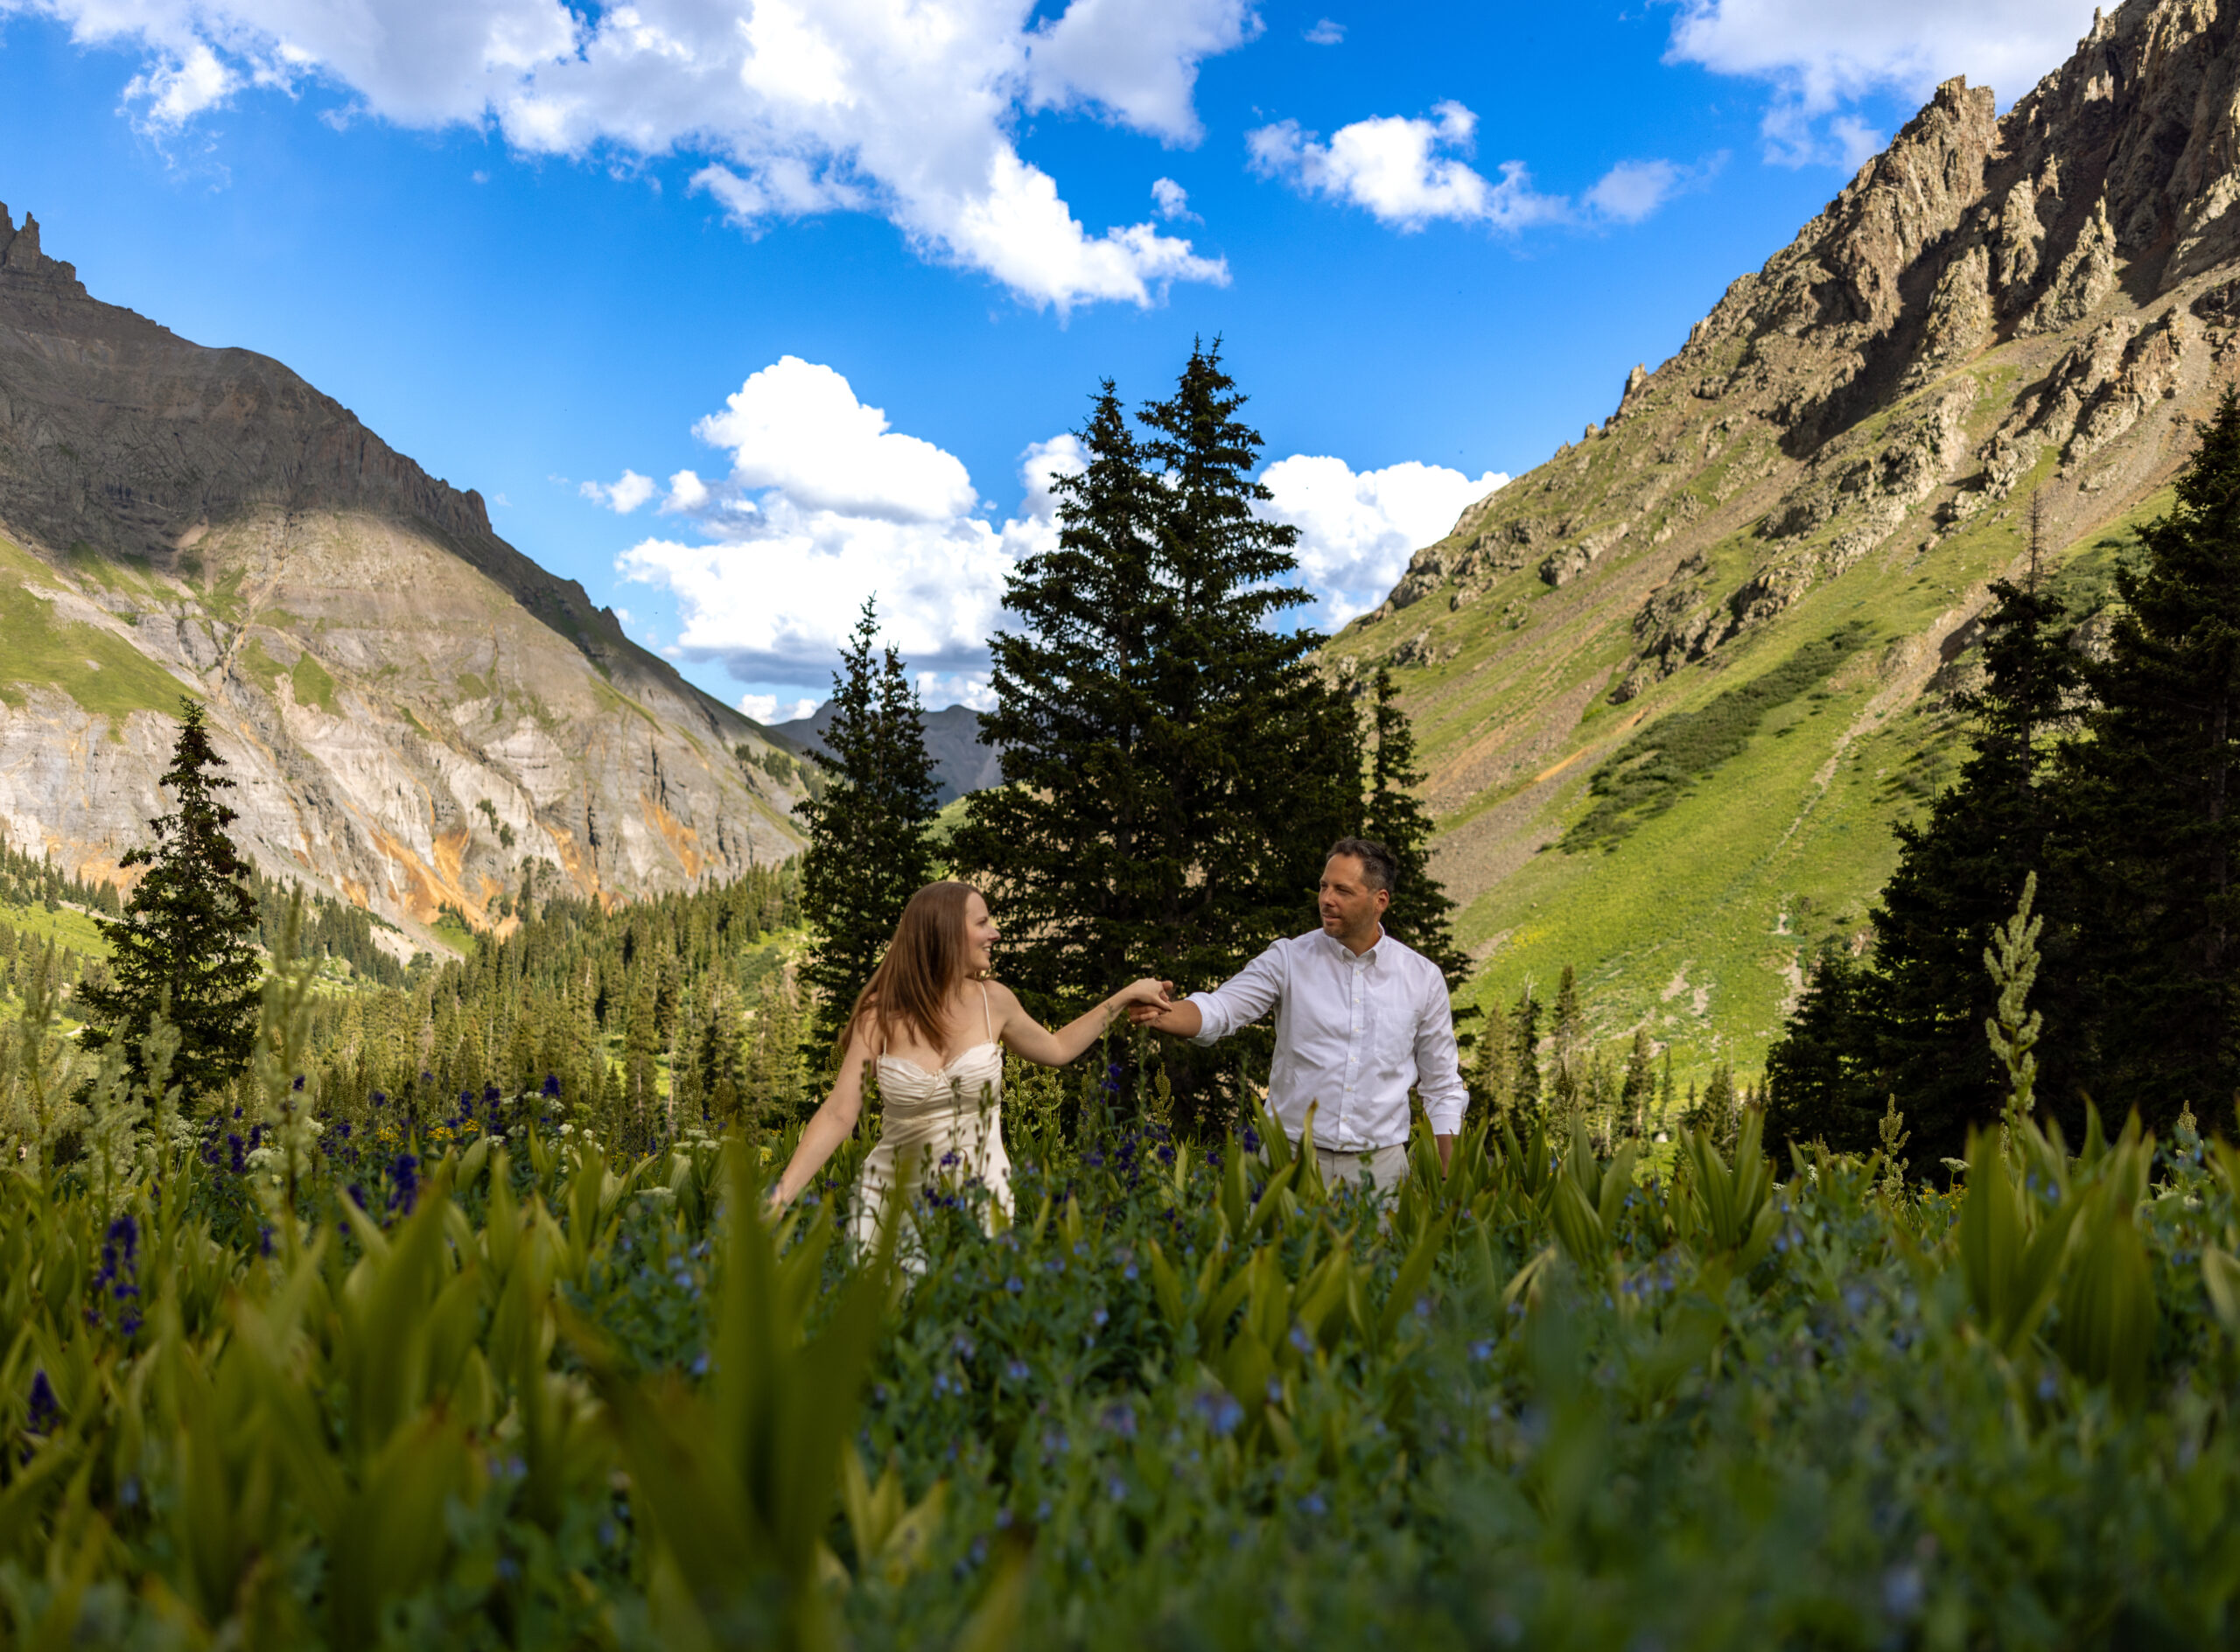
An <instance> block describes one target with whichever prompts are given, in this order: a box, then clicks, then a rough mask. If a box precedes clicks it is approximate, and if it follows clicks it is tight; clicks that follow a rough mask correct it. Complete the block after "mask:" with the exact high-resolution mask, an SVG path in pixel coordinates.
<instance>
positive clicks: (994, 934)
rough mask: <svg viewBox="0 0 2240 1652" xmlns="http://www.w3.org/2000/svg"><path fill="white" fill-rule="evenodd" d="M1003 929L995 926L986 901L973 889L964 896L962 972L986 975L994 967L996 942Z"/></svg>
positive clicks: (971, 974) (972, 974)
mask: <svg viewBox="0 0 2240 1652" xmlns="http://www.w3.org/2000/svg"><path fill="white" fill-rule="evenodd" d="M1002 935H1003V931H1002V930H1000V929H998V928H996V921H995V920H994V919H993V918H991V917H990V916H989V915H988V903H987V902H986V901H984V900H981V899H980V893H979V891H977V890H975V891H974V892H973V893H970V894H969V895H967V896H966V897H965V898H964V972H965V974H967V975H969V976H983V975H986V974H987V973H988V972H989V971H990V970H992V969H994V968H995V962H996V942H998V940H999V939H1000V938H1001V937H1002Z"/></svg>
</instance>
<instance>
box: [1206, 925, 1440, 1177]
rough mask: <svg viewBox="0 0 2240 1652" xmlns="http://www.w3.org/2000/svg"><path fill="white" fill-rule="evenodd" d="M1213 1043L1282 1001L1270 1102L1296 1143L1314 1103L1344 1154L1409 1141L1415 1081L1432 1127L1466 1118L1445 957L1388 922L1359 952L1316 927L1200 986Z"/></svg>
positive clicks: (1329, 1137)
mask: <svg viewBox="0 0 2240 1652" xmlns="http://www.w3.org/2000/svg"><path fill="white" fill-rule="evenodd" d="M1189 1002H1191V1003H1192V1004H1194V1005H1197V1006H1198V1010H1199V1013H1200V1014H1201V1015H1202V1016H1204V1018H1205V1025H1204V1026H1203V1027H1201V1029H1200V1031H1199V1033H1198V1036H1197V1037H1196V1038H1194V1039H1193V1040H1191V1042H1192V1043H1194V1044H1211V1043H1213V1042H1214V1041H1215V1040H1216V1039H1222V1038H1226V1037H1228V1036H1229V1034H1230V1033H1234V1032H1236V1029H1237V1028H1239V1027H1241V1026H1250V1025H1251V1024H1252V1023H1253V1022H1255V1021H1257V1020H1258V1019H1260V1018H1261V1017H1262V1016H1264V1015H1265V1014H1267V1012H1268V1011H1269V1009H1270V1008H1271V1006H1272V1007H1274V1009H1275V1011H1276V1059H1275V1062H1274V1064H1273V1066H1271V1068H1270V1069H1269V1073H1268V1111H1269V1112H1270V1113H1271V1115H1272V1116H1273V1117H1275V1119H1276V1121H1277V1122H1278V1124H1281V1125H1282V1126H1283V1128H1284V1132H1285V1134H1286V1135H1288V1136H1289V1137H1291V1138H1292V1140H1293V1141H1297V1140H1298V1139H1299V1138H1300V1136H1301V1135H1303V1134H1304V1133H1305V1132H1306V1109H1307V1104H1308V1103H1310V1102H1319V1103H1321V1105H1320V1107H1318V1108H1316V1110H1315V1114H1314V1143H1315V1145H1316V1146H1318V1147H1334V1148H1337V1149H1338V1150H1339V1151H1341V1152H1363V1151H1366V1150H1368V1149H1370V1148H1376V1147H1397V1146H1399V1145H1402V1144H1404V1143H1405V1142H1406V1141H1407V1139H1408V1091H1409V1090H1410V1089H1411V1088H1413V1089H1417V1090H1419V1091H1421V1092H1422V1095H1423V1098H1424V1110H1425V1113H1427V1114H1429V1115H1430V1117H1431V1124H1432V1131H1433V1133H1435V1134H1437V1135H1440V1136H1452V1135H1454V1134H1456V1133H1457V1132H1459V1131H1460V1129H1461V1128H1462V1110H1463V1108H1464V1107H1465V1106H1466V1105H1467V1103H1468V1102H1469V1099H1470V1098H1469V1095H1468V1092H1467V1091H1466V1090H1465V1089H1463V1088H1462V1071H1461V1067H1460V1062H1459V1061H1458V1060H1457V1057H1456V1053H1455V1047H1454V1015H1453V1011H1452V1010H1451V1009H1450V1008H1449V1007H1448V1005H1447V999H1446V978H1445V977H1443V976H1441V975H1440V974H1439V966H1438V965H1437V964H1435V963H1432V961H1431V960H1430V959H1429V958H1426V957H1425V956H1424V955H1423V954H1422V953H1420V952H1418V951H1416V950H1415V949H1413V948H1411V947H1407V946H1404V945H1403V944H1401V943H1400V942H1397V941H1395V940H1394V939H1393V938H1392V937H1391V936H1390V935H1385V934H1383V931H1381V930H1380V931H1379V932H1378V936H1377V942H1376V945H1375V946H1373V947H1371V948H1370V949H1369V950H1368V951H1367V952H1364V953H1362V954H1361V955H1360V956H1355V954H1354V953H1353V952H1352V951H1351V950H1350V949H1348V948H1347V946H1346V945H1345V944H1344V942H1341V941H1339V940H1338V939H1337V938H1336V937H1334V936H1333V935H1326V934H1324V933H1323V932H1322V931H1321V930H1320V929H1317V930H1314V931H1313V933H1311V934H1308V935H1293V936H1292V937H1291V938H1290V939H1289V940H1287V941H1278V942H1276V944H1275V945H1274V946H1272V947H1270V948H1269V949H1267V950H1266V951H1265V952H1264V953H1262V954H1261V955H1260V956H1258V957H1257V958H1255V959H1253V961H1252V962H1251V963H1248V964H1246V965H1245V966H1244V968H1243V970H1241V971H1240V972H1239V973H1238V974H1237V975H1236V977H1233V978H1232V979H1230V980H1228V981H1225V982H1223V983H1222V984H1221V985H1220V986H1218V987H1215V989H1214V990H1213V991H1211V992H1193V993H1192V994H1191V995H1190V998H1189Z"/></svg>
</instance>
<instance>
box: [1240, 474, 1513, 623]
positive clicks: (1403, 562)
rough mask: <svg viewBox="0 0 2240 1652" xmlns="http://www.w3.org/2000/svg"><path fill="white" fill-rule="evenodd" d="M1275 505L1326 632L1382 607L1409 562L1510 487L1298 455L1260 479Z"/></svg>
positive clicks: (1498, 478)
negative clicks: (1468, 512) (1293, 531)
mask: <svg viewBox="0 0 2240 1652" xmlns="http://www.w3.org/2000/svg"><path fill="white" fill-rule="evenodd" d="M1260 479H1261V481H1262V482H1263V483H1264V485H1265V486H1267V489H1268V491H1269V492H1270V493H1273V494H1274V495H1275V498H1274V499H1273V500H1270V501H1269V502H1268V503H1267V504H1265V505H1264V506H1263V507H1262V509H1263V511H1264V514H1267V515H1268V516H1269V517H1271V518H1272V519H1273V520H1275V521H1281V522H1289V523H1290V524H1292V526H1293V527H1295V528H1298V529H1299V543H1298V545H1297V546H1296V547H1295V548H1294V549H1293V553H1292V554H1293V555H1295V556H1298V558H1299V571H1300V573H1301V574H1302V575H1303V576H1304V578H1305V583H1306V586H1307V588H1308V589H1309V590H1311V591H1316V592H1317V593H1319V594H1320V597H1321V599H1322V601H1321V608H1320V613H1319V614H1318V616H1317V618H1318V620H1320V623H1321V624H1322V625H1324V626H1327V627H1330V628H1332V629H1335V628H1336V627H1339V626H1341V625H1343V624H1345V623H1346V621H1347V620H1350V619H1352V618H1353V617H1354V616H1355V614H1358V613H1365V612H1367V611H1368V610H1369V609H1370V608H1373V607H1375V606H1376V605H1377V604H1378V603H1380V602H1382V601H1383V600H1384V597H1385V594H1386V593H1387V592H1388V591H1390V590H1391V589H1392V587H1393V585H1394V584H1397V583H1398V581H1399V578H1400V576H1401V575H1402V574H1403V573H1404V572H1405V571H1406V570H1407V567H1408V558H1409V556H1410V555H1411V554H1412V553H1413V552H1415V551H1417V550H1418V549H1421V548H1422V547H1424V546H1425V545H1428V544H1431V543H1432V542H1434V541H1437V540H1439V539H1443V538H1445V537H1446V534H1447V531H1448V530H1449V529H1450V528H1453V526H1454V520H1455V518H1456V517H1458V516H1460V514H1462V511H1463V508H1464V507H1466V506H1468V505H1471V504H1474V503H1475V502H1476V501H1477V500H1481V499H1483V498H1485V496H1486V495H1487V494H1488V493H1492V492H1494V491H1495V489H1496V488H1499V487H1501V486H1504V485H1505V484H1507V482H1508V481H1509V478H1508V477H1507V476H1505V475H1503V474H1502V473H1501V472H1498V471H1488V472H1486V473H1485V474H1483V475H1482V476H1480V477H1478V478H1476V479H1471V478H1470V477H1468V476H1466V475H1464V474H1463V473H1462V472H1460V471H1458V470H1451V469H1449V468H1448V467H1447V466H1446V465H1423V464H1418V463H1417V462H1416V461H1415V460H1413V459H1411V460H1408V461H1406V462H1405V463H1403V464H1398V465H1387V466H1385V468H1384V469H1383V470H1377V471H1355V470H1354V469H1353V468H1352V467H1351V466H1349V465H1347V463H1346V462H1345V460H1343V459H1341V458H1330V457H1328V456H1327V455H1320V454H1307V453H1298V454H1294V455H1292V457H1291V458H1285V459H1278V460H1277V461H1276V463H1274V464H1273V465H1270V466H1268V468H1267V469H1266V470H1265V471H1264V472H1261V476H1260Z"/></svg>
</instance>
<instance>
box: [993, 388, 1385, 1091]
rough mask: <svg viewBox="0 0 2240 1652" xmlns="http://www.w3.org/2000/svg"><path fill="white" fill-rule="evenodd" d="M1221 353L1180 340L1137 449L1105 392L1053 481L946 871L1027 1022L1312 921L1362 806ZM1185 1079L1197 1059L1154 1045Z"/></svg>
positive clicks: (1020, 581)
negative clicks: (1168, 380) (987, 907)
mask: <svg viewBox="0 0 2240 1652" xmlns="http://www.w3.org/2000/svg"><path fill="white" fill-rule="evenodd" d="M1242 403H1243V396H1242V395H1239V394H1238V393H1237V392H1236V388H1235V386H1234V384H1233V383H1232V381H1230V379H1229V376H1228V374H1225V373H1223V372H1222V370H1221V365H1220V353H1219V349H1218V347H1216V348H1215V349H1213V350H1203V349H1200V350H1194V351H1193V353H1192V354H1191V357H1190V360H1189V364H1188V366H1187V367H1186V368H1185V369H1184V371H1183V374H1182V376H1181V379H1180V382H1179V384H1178V385H1177V388H1176V390H1175V393H1174V395H1173V396H1172V397H1171V398H1170V399H1168V400H1167V401H1166V402H1157V403H1153V404H1151V405H1149V406H1146V407H1145V409H1143V410H1142V423H1143V426H1144V431H1145V434H1144V435H1143V436H1142V437H1138V434H1137V432H1136V430H1134V428H1132V427H1131V424H1130V423H1129V420H1128V418H1127V416H1126V414H1125V412H1124V410H1123V409H1122V407H1121V404H1120V401H1119V397H1118V395H1117V391H1116V390H1115V388H1114V387H1113V385H1112V384H1111V382H1110V381H1106V382H1105V384H1104V385H1103V388H1102V389H1101V390H1100V391H1099V393H1098V395H1096V399H1095V401H1094V402H1093V403H1092V406H1091V409H1090V414H1089V421H1088V423H1087V424H1086V426H1085V427H1084V428H1083V430H1082V431H1081V432H1080V435H1081V439H1082V447H1083V449H1084V451H1085V452H1086V455H1087V459H1088V463H1087V465H1086V466H1085V467H1084V468H1083V469H1082V471H1080V472H1077V473H1076V474H1074V475H1071V476H1066V477H1061V478H1058V479H1056V480H1055V481H1054V484H1053V486H1054V492H1055V493H1056V494H1057V498H1058V524H1059V535H1058V542H1057V543H1056V545H1055V546H1054V547H1053V548H1051V549H1048V550H1045V551H1040V552H1037V553H1036V554H1035V555H1033V556H1029V557H1027V558H1026V559H1025V560H1024V561H1022V562H1021V563H1020V564H1019V567H1018V569H1017V570H1015V571H1014V573H1013V574H1012V577H1011V579H1010V581H1009V582H1008V584H1007V586H1006V592H1005V607H1006V608H1007V609H1008V610H1009V611H1010V612H1011V613H1014V614H1016V615H1018V616H1019V619H1020V620H1021V621H1022V622H1023V626H1022V628H1021V630H1020V631H1019V632H1017V633H1010V632H1006V633H1000V634H998V635H997V637H996V638H995V639H994V643H993V652H994V655H995V671H994V677H993V681H994V688H995V692H996V697H997V701H998V707H997V710H996V711H992V712H990V713H987V714H985V715H984V716H983V718H982V719H981V739H983V740H984V741H987V742H989V743H991V744H994V745H998V746H1001V747H1002V748H1003V774H1004V781H1005V784H1004V785H1003V786H1001V787H999V788H991V789H989V790H985V791H982V792H977V793H975V794H973V795H972V797H971V798H970V802H968V804H967V812H966V819H965V823H964V824H963V828H962V829H961V830H959V831H958V833H957V836H956V842H955V844H954V845H953V848H954V852H955V855H956V862H957V865H958V866H959V868H960V875H963V876H968V877H972V878H975V879H977V880H979V881H981V882H982V883H983V885H984V886H986V887H988V888H989V890H990V892H991V894H995V895H997V896H998V897H999V898H1000V900H1001V903H1002V907H1003V914H1004V917H1005V922H1006V924H1007V925H1008V927H1009V929H1010V934H1011V941H1012V951H1011V952H1010V954H1009V955H1008V956H1007V959H1006V962H1005V979H1006V980H1008V981H1010V982H1011V983H1012V984H1013V985H1014V986H1016V987H1017V988H1018V989H1019V991H1021V993H1022V995H1023V996H1024V997H1025V998H1026V999H1027V1001H1028V1002H1029V1003H1030V1004H1031V1005H1033V1006H1035V1007H1036V1008H1038V1009H1040V1010H1042V1011H1044V1012H1048V1013H1058V1012H1061V1011H1062V1010H1063V1009H1064V1008H1065V1007H1066V1006H1067V1005H1070V1004H1073V1003H1077V1002H1079V1001H1080V1000H1082V999H1084V998H1090V997H1092V996H1095V995H1096V994H1099V993H1102V992H1103V991H1107V990H1108V989H1109V988H1110V986H1111V985H1112V984H1115V983H1116V982H1117V980H1118V979H1120V978H1122V977H1124V976H1126V975H1128V974H1131V973H1136V972H1140V971H1146V970H1151V971H1157V972H1159V973H1160V974H1163V975H1167V976H1170V977H1174V978H1176V979H1177V980H1178V981H1179V982H1180V983H1182V984H1185V985H1187V986H1195V985H1201V984H1208V983H1210V982H1211V981H1214V980H1217V979H1219V978H1220V977H1223V976H1225V975H1227V974H1229V973H1231V972H1232V971H1234V970H1236V969H1237V968H1239V967H1240V966H1241V965H1242V964H1243V963H1244V962H1245V961H1246V960H1247V959H1249V958H1250V956H1252V955H1253V954H1254V953H1255V952H1257V950H1259V949H1261V948H1262V947H1264V946H1265V945H1266V944H1267V943H1268V942H1270V941H1271V940H1273V939H1274V938H1275V937H1276V936H1278V935H1283V934H1285V933H1288V932H1292V931H1294V930H1297V929H1299V928H1304V927H1306V922H1307V921H1308V916H1309V914H1310V912H1311V909H1312V902H1313V891H1314V887H1315V884H1316V880H1317V879H1318V878H1319V877H1320V872H1321V865H1322V857H1323V854H1324V851H1327V849H1328V847H1329V845H1330V844H1331V843H1332V842H1333V841H1334V839H1335V838H1337V837H1341V836H1343V835H1344V834H1345V833H1346V832H1347V830H1349V828H1350V827H1351V826H1352V824H1353V822H1354V820H1355V817H1356V816H1357V814H1358V810H1359V807H1360V805H1359V801H1358V799H1359V786H1360V776H1361V774H1362V763H1361V750H1360V735H1359V731H1358V729H1357V727H1356V726H1355V721H1354V718H1353V717H1352V714H1351V711H1350V708H1348V705H1347V704H1346V703H1345V701H1344V699H1343V697H1341V695H1339V694H1338V693H1337V692H1336V691H1335V690H1332V689H1331V688H1329V687H1327V685H1325V684H1324V683H1322V682H1321V680H1320V677H1319V676H1317V675H1316V674H1315V672H1314V670H1313V667H1312V664H1311V662H1310V655H1312V654H1313V650H1314V649H1315V648H1316V647H1318V646H1319V644H1320V641H1321V639H1320V638H1319V637H1317V636H1316V635H1315V634H1313V632H1311V631H1307V630H1304V629H1302V630H1299V631H1296V632H1293V633H1292V634H1288V635H1286V634H1281V633H1279V632H1278V630H1277V629H1276V628H1275V626H1274V623H1273V622H1274V621H1275V620H1277V619H1278V618H1279V617H1280V616H1281V615H1282V614H1283V613H1285V611H1287V610H1289V609H1291V608H1292V607H1295V606H1299V604H1300V603H1303V602H1305V601H1306V600H1308V598H1306V594H1305V593H1303V592H1301V591H1298V590H1297V589H1295V588H1293V587H1292V586H1290V585H1288V584H1281V583H1279V582H1280V581H1281V580H1282V579H1283V578H1284V577H1285V575H1287V574H1289V573H1291V572H1292V571H1293V570H1294V569H1295V567H1296V563H1295V562H1294V559H1293V557H1292V554H1291V546H1292V543H1293V542H1295V540H1296V539H1297V536H1298V535H1297V532H1296V530H1295V529H1293V528H1289V527H1285V526H1280V525H1278V524H1275V523H1271V522H1269V521H1265V520H1264V519H1263V518H1262V517H1261V516H1259V515H1258V514H1256V510H1255V507H1256V506H1257V505H1258V504H1259V503H1260V502H1262V501H1263V500H1265V499H1267V498H1268V496H1269V495H1268V493H1267V490H1266V489H1265V488H1264V487H1262V486H1260V485H1259V484H1257V482H1255V481H1253V480H1252V479H1251V474H1250V473H1251V469H1252V466H1253V464H1254V461H1255V458H1256V455H1257V451H1258V449H1259V447H1260V438H1259V437H1258V435H1257V433H1255V432H1254V431H1252V430H1250V429H1249V428H1248V427H1247V426H1245V425H1244V424H1243V423H1241V422H1240V420H1239V419H1238V417H1237V412H1238V409H1239V408H1240V407H1241V405H1242ZM1167 1057H1168V1062H1169V1073H1170V1077H1171V1078H1173V1079H1174V1080H1175V1081H1177V1082H1179V1083H1180V1084H1181V1085H1182V1087H1183V1088H1184V1089H1187V1088H1188V1086H1189V1083H1190V1079H1189V1076H1188V1071H1187V1069H1189V1068H1190V1067H1191V1064H1192V1062H1193V1060H1194V1057H1193V1056H1192V1054H1190V1053H1189V1052H1188V1051H1187V1049H1186V1050H1178V1051H1170V1052H1168V1053H1167Z"/></svg>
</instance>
